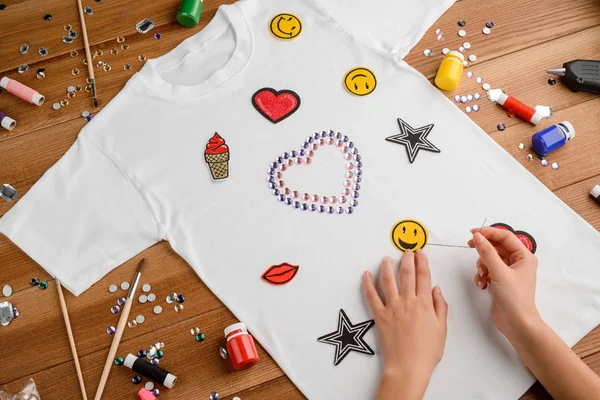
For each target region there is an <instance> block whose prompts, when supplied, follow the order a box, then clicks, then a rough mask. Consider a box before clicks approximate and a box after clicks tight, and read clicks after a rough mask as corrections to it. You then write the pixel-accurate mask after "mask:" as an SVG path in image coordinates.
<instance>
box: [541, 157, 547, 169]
mask: <svg viewBox="0 0 600 400" xmlns="http://www.w3.org/2000/svg"><path fill="white" fill-rule="evenodd" d="M540 164H542V167H547V166H548V160H546V159H545V158H544V159H542V161H540Z"/></svg>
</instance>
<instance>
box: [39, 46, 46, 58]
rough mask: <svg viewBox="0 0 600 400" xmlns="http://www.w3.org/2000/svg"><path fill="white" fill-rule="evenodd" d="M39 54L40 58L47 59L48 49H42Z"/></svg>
mask: <svg viewBox="0 0 600 400" xmlns="http://www.w3.org/2000/svg"><path fill="white" fill-rule="evenodd" d="M38 53H39V54H40V56H42V57H46V56H47V55H48V49H47V48H45V47H40V49H39V50H38Z"/></svg>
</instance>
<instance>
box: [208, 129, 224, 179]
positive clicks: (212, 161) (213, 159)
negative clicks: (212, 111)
mask: <svg viewBox="0 0 600 400" xmlns="http://www.w3.org/2000/svg"><path fill="white" fill-rule="evenodd" d="M204 160H205V161H206V164H208V168H209V169H210V175H211V177H212V179H213V180H215V181H219V180H222V179H225V178H227V177H229V146H227V145H226V144H225V140H223V138H222V137H221V136H219V134H218V133H216V132H215V134H214V136H213V137H211V138H210V140H209V141H208V143H207V144H206V150H205V151H204Z"/></svg>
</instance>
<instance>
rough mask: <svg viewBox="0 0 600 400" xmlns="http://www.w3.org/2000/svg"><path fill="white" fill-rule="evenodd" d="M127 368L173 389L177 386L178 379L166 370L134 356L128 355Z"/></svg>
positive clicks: (126, 359)
mask: <svg viewBox="0 0 600 400" xmlns="http://www.w3.org/2000/svg"><path fill="white" fill-rule="evenodd" d="M123 365H125V366H126V367H127V368H131V369H132V370H133V371H134V372H137V373H138V374H140V375H143V376H145V377H146V378H148V379H150V380H152V381H154V382H156V383H160V384H161V385H164V386H166V387H168V388H169V389H171V388H172V387H173V385H175V380H176V379H177V377H176V376H175V375H173V374H171V373H169V372H167V371H165V370H164V369H162V368H160V367H159V366H158V365H154V364H150V363H149V362H146V361H144V359H143V358H141V357H136V356H134V355H133V354H128V355H127V357H126V358H125V362H124V363H123Z"/></svg>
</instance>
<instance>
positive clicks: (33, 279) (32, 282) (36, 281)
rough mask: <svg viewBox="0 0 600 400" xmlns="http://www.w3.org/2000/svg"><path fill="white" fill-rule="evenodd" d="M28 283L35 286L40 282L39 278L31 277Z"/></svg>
mask: <svg viewBox="0 0 600 400" xmlns="http://www.w3.org/2000/svg"><path fill="white" fill-rule="evenodd" d="M29 284H30V285H31V286H37V285H39V284H40V280H39V279H38V278H31V280H30V281H29Z"/></svg>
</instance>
